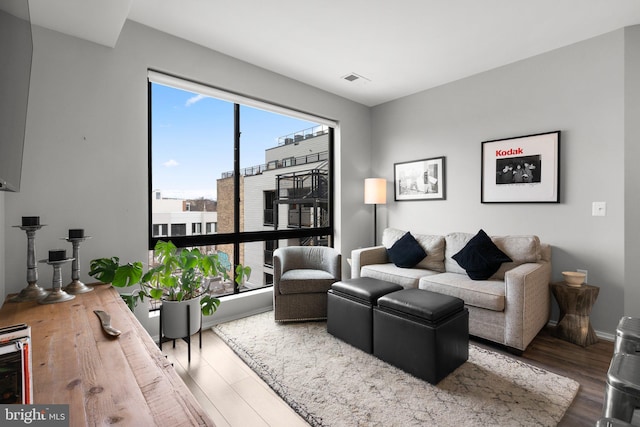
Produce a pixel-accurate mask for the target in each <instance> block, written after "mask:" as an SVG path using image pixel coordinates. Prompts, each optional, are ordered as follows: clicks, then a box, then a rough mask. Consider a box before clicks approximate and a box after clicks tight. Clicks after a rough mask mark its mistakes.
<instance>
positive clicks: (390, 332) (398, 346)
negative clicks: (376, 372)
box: [373, 289, 469, 384]
mask: <svg viewBox="0 0 640 427" xmlns="http://www.w3.org/2000/svg"><path fill="white" fill-rule="evenodd" d="M373 354H374V356H376V357H378V358H380V359H382V360H384V361H385V362H387V363H390V364H392V365H394V366H396V367H398V368H400V369H402V370H404V371H406V372H409V373H410V374H413V375H415V376H416V377H418V378H421V379H423V380H426V381H428V382H430V383H431V384H437V383H438V382H440V380H442V379H443V378H444V377H446V376H447V375H449V374H450V373H451V372H453V371H454V370H455V369H456V368H457V367H458V366H460V365H462V364H463V363H464V362H466V361H467V359H468V358H469V311H468V310H467V309H466V308H464V302H463V301H462V300H461V299H460V298H455V297H452V296H448V295H442V294H438V293H435V292H430V291H426V290H422V289H405V290H402V291H398V292H393V293H390V294H387V295H385V296H383V297H381V298H379V299H378V306H377V307H375V308H374V309H373Z"/></svg>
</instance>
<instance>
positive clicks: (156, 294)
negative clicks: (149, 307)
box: [149, 288, 162, 299]
mask: <svg viewBox="0 0 640 427" xmlns="http://www.w3.org/2000/svg"><path fill="white" fill-rule="evenodd" d="M149 296H150V297H151V298H153V299H162V289H159V288H153V289H150V290H149Z"/></svg>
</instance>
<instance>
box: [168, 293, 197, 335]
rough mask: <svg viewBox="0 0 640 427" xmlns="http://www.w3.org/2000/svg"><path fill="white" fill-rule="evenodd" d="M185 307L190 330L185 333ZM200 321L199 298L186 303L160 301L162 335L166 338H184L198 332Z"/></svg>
mask: <svg viewBox="0 0 640 427" xmlns="http://www.w3.org/2000/svg"><path fill="white" fill-rule="evenodd" d="M187 306H189V312H190V330H189V331H187ZM201 321H202V317H201V311H200V297H198V298H194V299H190V300H187V301H162V335H163V336H165V337H166V338H171V339H175V338H185V337H188V336H191V335H193V334H195V333H196V332H198V330H200V324H201Z"/></svg>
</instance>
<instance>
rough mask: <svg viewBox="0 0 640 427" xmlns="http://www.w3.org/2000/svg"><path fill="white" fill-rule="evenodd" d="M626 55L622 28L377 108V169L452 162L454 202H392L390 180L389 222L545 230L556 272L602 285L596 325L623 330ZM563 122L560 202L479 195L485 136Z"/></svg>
mask: <svg viewBox="0 0 640 427" xmlns="http://www.w3.org/2000/svg"><path fill="white" fill-rule="evenodd" d="M627 42H629V39H627ZM638 46H640V44H638V42H637V38H636V40H635V49H636V51H637V49H638ZM632 47H633V46H626V50H627V51H628V50H630V49H631V48H632ZM624 55H625V32H624V30H619V31H615V32H613V33H609V34H606V35H603V36H600V37H597V38H594V39H590V40H587V41H584V42H581V43H578V44H575V45H572V46H568V47H565V48H562V49H558V50H555V51H552V52H549V53H546V54H543V55H540V56H536V57H533V58H530V59H527V60H523V61H520V62H517V63H514V64H510V65H508V66H504V67H501V68H498V69H494V70H491V71H488V72H485V73H482V74H478V75H475V76H472V77H470V78H466V79H464V80H460V81H457V82H454V83H451V84H448V85H445V86H441V87H438V88H434V89H431V90H427V91H424V92H421V93H418V94H415V95H412V96H408V97H405V98H402V99H399V100H396V101H393V102H389V103H386V104H384V105H380V106H377V107H374V108H373V111H372V141H373V142H372V143H373V159H374V164H373V170H374V173H375V174H376V175H378V176H381V177H386V178H387V179H388V180H389V182H390V183H391V182H392V180H393V164H394V162H403V161H409V160H414V159H415V160H417V159H421V158H429V157H436V156H446V167H447V170H446V191H447V200H445V201H412V202H406V201H404V202H394V201H393V187H392V185H391V184H390V185H389V191H391V195H390V197H389V203H388V204H387V205H386V206H385V207H384V208H383V209H382V210H381V211H382V215H380V216H382V217H383V218H384V219H383V220H382V221H381V222H382V225H381V227H383V226H387V225H388V226H393V227H397V228H401V229H410V230H415V231H417V232H425V233H441V234H443V233H448V232H452V231H466V232H473V233H475V232H476V231H478V229H480V228H483V229H484V230H485V231H486V232H487V233H488V234H490V235H506V234H536V235H538V236H540V238H541V240H542V241H544V242H547V243H550V244H551V245H552V246H553V277H552V279H553V280H561V279H562V275H561V272H562V271H565V270H575V269H586V270H588V272H589V276H588V280H589V283H591V284H593V285H597V286H599V287H600V296H599V298H598V300H597V302H596V304H595V307H594V309H593V312H592V316H591V319H592V322H593V324H594V327H595V328H596V329H597V330H599V331H602V332H606V333H611V332H613V331H615V326H616V324H617V321H618V320H619V318H620V316H621V315H622V314H623V313H624V312H625V283H626V282H625V222H624V221H625V178H626V179H628V180H629V181H631V180H633V182H637V180H638V177H637V176H633V177H632V176H630V174H631V173H632V172H633V170H629V171H628V175H625V168H624V160H623V159H624V156H623V153H624V151H625V120H624V118H625V93H624V90H625V56H624ZM636 67H637V63H636ZM638 75H640V74H638V73H637V72H636V73H635V74H634V77H633V78H634V79H637V77H635V76H638ZM627 78H631V77H630V76H629V75H627ZM635 85H637V80H636V81H635ZM636 100H637V99H636ZM636 117H637V115H636ZM554 130H561V131H562V142H561V163H560V168H561V190H560V194H561V203H560V204H481V203H480V153H481V142H482V141H487V140H492V139H499V138H507V137H515V136H520V135H528V134H534V133H540V132H547V131H554ZM636 132H637V128H636ZM636 135H637V133H636ZM627 143H628V144H635V145H637V139H636V140H634V141H633V142H632V141H630V140H629V139H627ZM634 149H635V150H637V148H634ZM637 158H638V156H635V159H637ZM635 194H636V195H637V192H636V193H635ZM594 201H605V202H607V215H606V216H605V217H593V216H591V203H592V202H594ZM634 203H636V204H637V202H634ZM636 218H637V216H636ZM636 229H637V228H636ZM627 237H628V235H627ZM636 237H637V233H636ZM636 240H637V239H636ZM627 262H629V260H627ZM636 268H637V267H636ZM627 286H632V285H627ZM633 286H635V285H633ZM636 301H637V299H636ZM628 305H629V307H630V306H631V303H628ZM636 310H637V308H636ZM556 319H557V307H555V302H554V317H553V320H556Z"/></svg>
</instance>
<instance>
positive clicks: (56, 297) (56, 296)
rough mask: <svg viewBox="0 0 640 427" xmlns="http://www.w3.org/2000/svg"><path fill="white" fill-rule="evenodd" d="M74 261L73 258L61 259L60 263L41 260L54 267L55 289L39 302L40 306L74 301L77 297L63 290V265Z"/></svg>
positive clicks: (53, 282) (53, 283) (53, 285)
mask: <svg viewBox="0 0 640 427" xmlns="http://www.w3.org/2000/svg"><path fill="white" fill-rule="evenodd" d="M69 261H73V258H67V259H61V260H60V261H49V260H48V259H43V260H40V262H43V263H46V264H49V265H51V266H53V281H52V287H53V289H52V290H51V292H50V293H49V295H47V296H46V297H44V298H43V299H40V300H38V303H39V304H54V303H57V302H65V301H69V300H72V299H74V298H75V297H76V296H75V295H69V294H68V293H66V292H65V290H64V289H62V271H61V269H62V264H65V263H67V262H69Z"/></svg>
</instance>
